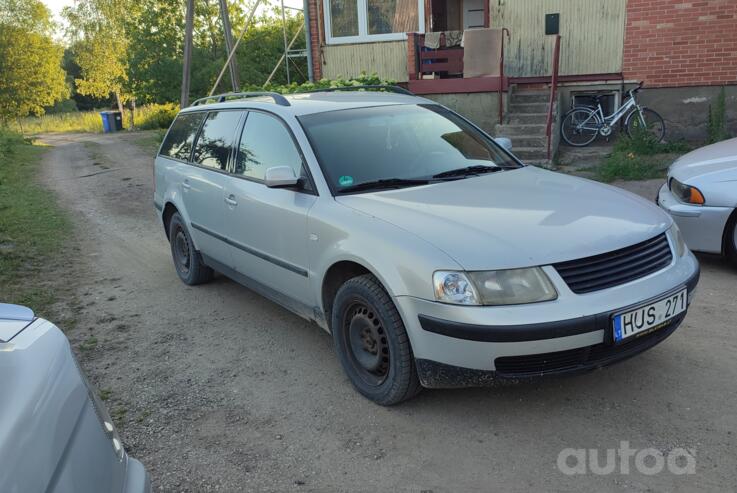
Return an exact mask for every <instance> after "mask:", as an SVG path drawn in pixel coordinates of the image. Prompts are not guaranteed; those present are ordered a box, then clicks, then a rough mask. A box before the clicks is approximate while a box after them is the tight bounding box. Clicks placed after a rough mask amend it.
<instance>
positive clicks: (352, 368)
mask: <svg viewBox="0 0 737 493" xmlns="http://www.w3.org/2000/svg"><path fill="white" fill-rule="evenodd" d="M331 322H332V324H331V327H332V333H333V340H334V342H335V350H336V352H337V353H338V358H339V359H340V363H341V365H342V366H343V369H344V370H345V372H346V374H347V375H348V378H349V379H350V380H351V383H352V384H353V386H354V387H355V388H356V390H358V391H359V392H360V393H361V394H363V395H364V396H365V397H367V398H368V399H370V400H372V401H374V402H376V403H377V404H381V405H382V406H390V405H392V404H397V403H399V402H401V401H403V400H406V399H409V398H411V397H413V396H415V395H416V394H417V393H418V392H419V391H420V390H421V386H420V381H419V379H418V377H417V370H416V368H415V361H414V356H413V355H412V348H411V347H410V342H409V337H408V336H407V331H406V330H405V328H404V324H403V323H402V319H401V317H400V316H399V313H398V312H397V308H396V307H395V306H394V302H393V301H392V299H391V298H390V297H389V295H388V294H387V292H386V291H385V290H384V288H383V287H382V286H381V284H380V283H379V281H378V280H377V279H376V278H375V277H374V276H372V275H370V274H367V275H363V276H358V277H354V278H352V279H349V280H348V281H346V282H345V283H344V284H343V285H342V286H341V287H340V289H339V290H338V293H337V294H336V296H335V300H334V303H333V310H332V320H331Z"/></svg>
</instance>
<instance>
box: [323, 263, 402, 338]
mask: <svg viewBox="0 0 737 493" xmlns="http://www.w3.org/2000/svg"><path fill="white" fill-rule="evenodd" d="M366 274H371V275H373V276H374V277H376V279H378V280H379V283H381V286H382V287H383V288H384V290H385V291H387V292H388V290H387V288H386V284H385V283H384V282H383V280H382V279H381V278H380V277H379V276H378V275H376V273H375V272H374V271H373V269H370V268H369V267H366V265H365V262H359V261H357V260H355V259H342V260H337V261H335V262H333V263H332V264H331V265H330V267H328V268H327V269H326V271H325V274H324V275H323V276H322V282H321V283H320V302H321V309H322V313H323V316H324V317H325V323H326V327H327V329H328V330H329V331H330V330H331V328H330V321H331V317H332V309H333V300H334V299H335V295H336V294H337V293H338V290H339V289H340V287H341V286H342V285H343V284H344V283H345V282H346V281H348V280H349V279H352V278H354V277H358V276H362V275H366ZM390 296H391V294H390Z"/></svg>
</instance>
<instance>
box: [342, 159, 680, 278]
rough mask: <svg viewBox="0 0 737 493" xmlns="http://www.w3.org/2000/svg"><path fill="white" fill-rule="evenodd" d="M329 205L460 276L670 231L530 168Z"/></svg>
mask: <svg viewBox="0 0 737 493" xmlns="http://www.w3.org/2000/svg"><path fill="white" fill-rule="evenodd" d="M336 200H337V201H338V202H339V203H341V204H343V205H345V206H348V207H351V208H353V209H356V210H358V211H361V212H363V213H365V214H369V215H371V216H374V217H376V218H379V219H381V220H384V221H386V222H389V223H391V224H393V225H395V226H397V227H399V228H402V229H404V230H406V231H408V232H410V233H412V234H414V235H416V236H418V237H420V238H422V239H423V240H426V241H428V242H430V243H432V244H434V245H435V246H436V247H437V248H439V249H441V250H443V251H444V252H445V253H447V254H448V255H449V256H451V257H452V258H453V259H454V260H455V261H456V262H458V263H459V264H460V265H461V266H463V268H464V269H466V270H484V269H507V268H516V267H529V266H535V265H548V264H551V263H555V262H561V261H565V260H573V259H577V258H582V257H588V256H591V255H596V254H600V253H605V252H608V251H611V250H616V249H618V248H623V247H626V246H629V245H633V244H635V243H638V242H640V241H644V240H646V239H649V238H651V237H653V236H655V235H657V234H658V233H661V232H663V231H664V230H666V229H667V228H668V227H669V226H670V224H671V219H670V217H669V216H668V215H667V214H665V213H663V212H662V211H661V210H660V209H659V208H657V207H656V206H655V205H654V204H651V203H650V202H648V201H646V200H645V199H643V198H641V197H638V196H636V195H633V194H631V193H629V192H626V191H624V190H621V189H618V188H614V187H610V186H608V185H603V184H600V183H596V182H592V181H589V180H585V179H582V178H576V177H572V176H568V175H563V174H559V173H553V172H551V171H546V170H543V169H539V168H535V167H532V166H527V167H524V168H520V169H516V170H510V171H504V172H499V173H492V174H487V175H482V176H479V177H473V178H468V179H464V180H456V181H449V182H444V183H436V184H431V185H426V186H421V187H412V188H404V189H400V190H390V191H381V192H374V193H365V194H355V195H342V196H338V197H336Z"/></svg>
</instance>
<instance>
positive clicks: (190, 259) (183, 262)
mask: <svg viewBox="0 0 737 493" xmlns="http://www.w3.org/2000/svg"><path fill="white" fill-rule="evenodd" d="M169 244H170V246H171V257H172V260H174V267H175V268H176V270H177V274H178V275H179V279H181V280H182V282H184V283H185V284H189V285H190V286H193V285H195V284H202V283H204V282H207V281H209V280H210V279H212V276H213V272H212V269H211V268H209V267H208V266H206V265H205V263H204V262H203V261H202V257H201V256H200V252H198V251H197V250H195V248H194V243H192V237H191V236H190V234H189V231H188V230H187V226H186V225H185V224H184V220H183V219H182V216H180V215H179V213H178V212H175V213H174V215H173V216H172V217H171V221H170V222H169Z"/></svg>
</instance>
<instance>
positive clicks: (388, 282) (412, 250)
mask: <svg viewBox="0 0 737 493" xmlns="http://www.w3.org/2000/svg"><path fill="white" fill-rule="evenodd" d="M346 225H349V226H346ZM309 231H310V240H311V241H310V242H309V243H310V245H309V248H310V260H311V262H310V271H311V276H312V279H313V281H312V283H313V284H312V289H314V290H315V292H316V293H321V292H322V284H323V280H324V279H325V275H326V274H327V272H328V270H329V269H330V267H332V266H333V265H335V264H336V263H338V262H341V261H350V262H354V263H357V264H359V265H361V266H363V267H364V268H366V269H367V270H368V271H370V272H371V273H372V274H373V275H374V276H376V278H377V279H379V281H380V282H381V283H382V285H383V286H384V289H386V291H387V292H388V293H389V295H390V296H392V297H398V296H414V297H419V298H423V299H427V300H433V299H434V294H433V287H432V274H433V272H434V271H436V270H462V267H461V266H460V265H459V264H458V263H457V262H456V261H455V260H453V259H452V258H451V257H450V256H449V255H447V254H446V253H445V252H443V251H442V250H440V249H439V248H437V247H436V246H434V245H432V244H431V243H429V242H427V241H426V240H423V239H421V238H419V237H417V236H416V235H414V234H412V233H410V232H408V231H406V230H404V229H401V228H399V227H398V226H395V225H393V224H391V223H388V222H386V221H384V220H382V219H379V218H376V217H374V216H371V215H368V214H365V213H363V212H360V211H357V210H354V209H351V208H349V207H346V206H343V205H341V204H339V203H338V202H336V201H334V200H325V201H322V200H320V201H318V203H316V204H315V206H314V207H313V209H312V210H311V211H310V216H309ZM319 298H320V299H319V306H320V308H321V309H324V306H323V300H322V296H320V297H319Z"/></svg>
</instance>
